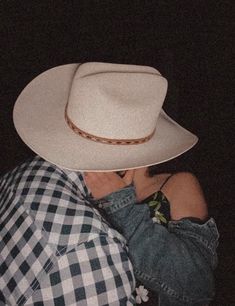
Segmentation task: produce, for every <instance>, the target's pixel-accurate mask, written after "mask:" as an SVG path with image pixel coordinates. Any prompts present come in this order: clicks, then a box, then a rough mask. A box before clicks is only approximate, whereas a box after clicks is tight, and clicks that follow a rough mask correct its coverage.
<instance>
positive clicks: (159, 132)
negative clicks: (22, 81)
mask: <svg viewBox="0 0 235 306" xmlns="http://www.w3.org/2000/svg"><path fill="white" fill-rule="evenodd" d="M78 67H79V64H67V65H63V66H58V67H55V68H52V69H50V70H47V71H46V72H44V73H42V74H40V75H39V76H38V77H36V78H35V79H34V80H33V81H31V82H30V83H29V84H28V85H27V86H26V88H25V89H24V90H23V91H22V93H21V94H20V96H19V97H18V99H17V101H16V104H15V107H14V112H13V120H14V124H15V128H16V130H17V132H18V134H19V135H20V137H21V138H22V140H23V141H24V142H25V143H26V144H27V145H28V146H29V147H30V148H31V149H32V150H33V151H34V152H35V153H37V154H38V155H39V156H41V157H42V158H44V159H45V160H47V161H49V162H51V163H53V164H55V165H57V166H59V167H61V168H65V169H69V170H73V171H119V170H124V169H133V168H140V167H144V166H150V165H154V164H158V163H162V162H165V161H168V160H170V159H172V158H174V157H177V156H179V155H180V154H182V153H184V152H186V151H187V150H189V149H190V148H192V147H193V146H194V145H195V144H196V142H197V141H198V138H197V136H195V135H194V134H192V133H191V132H189V131H187V130H186V129H184V128H183V127H181V126H180V125H179V124H177V123H176V122H175V121H174V120H172V119H171V118H170V117H169V116H168V115H167V114H166V113H165V112H164V111H163V109H161V111H160V113H159V116H158V119H157V124H156V130H155V132H154V135H153V136H152V137H151V138H150V140H148V141H146V142H144V143H141V144H134V145H117V144H115V145H112V144H111V145H109V144H104V143H100V142H96V141H91V140H90V139H86V138H84V137H82V136H80V135H79V134H77V133H75V132H74V131H73V130H72V129H71V127H69V125H68V124H67V122H66V120H65V108H66V104H67V102H68V98H69V95H70V92H71V85H72V81H73V78H74V75H75V73H76V71H77V69H78ZM100 120H104V118H100ZM143 120H148V119H147V118H143ZM139 124H140V125H141V122H140V123H139Z"/></svg>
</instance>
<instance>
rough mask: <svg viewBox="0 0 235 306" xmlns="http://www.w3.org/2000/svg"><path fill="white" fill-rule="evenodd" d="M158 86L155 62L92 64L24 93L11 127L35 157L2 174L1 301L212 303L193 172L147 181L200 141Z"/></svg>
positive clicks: (212, 236) (208, 231)
mask: <svg viewBox="0 0 235 306" xmlns="http://www.w3.org/2000/svg"><path fill="white" fill-rule="evenodd" d="M166 91H167V81H166V79H165V78H164V77H163V76H162V75H161V74H160V72H159V71H158V70H156V69H155V68H152V67H147V66H137V65H121V64H109V63H96V62H95V63H84V64H68V65H63V66H59V67H55V68H53V69H50V70H48V71H46V72H44V73H42V74H41V75H39V76H38V77H36V78H35V79H34V80H33V81H31V82H30V83H29V85H28V86H27V87H26V88H25V89H24V90H23V92H22V93H21V94H20V96H19V97H18V99H17V102H16V104H15V107H14V113H13V119H14V124H15V127H16V130H17V132H18V134H19V135H20V137H21V138H22V140H23V141H24V142H25V143H26V144H27V145H28V146H29V147H30V148H31V149H32V150H33V151H34V152H35V153H36V154H37V156H36V157H35V158H33V159H32V160H30V161H27V162H26V163H24V164H22V165H20V166H19V167H17V168H16V169H15V170H13V171H12V172H9V173H7V174H5V175H4V176H3V177H2V179H1V180H0V188H1V189H0V190H1V198H0V203H1V212H2V217H1V227H0V233H1V238H2V240H1V242H0V243H1V248H0V249H1V255H0V259H1V263H2V266H1V272H2V273H1V274H2V279H3V282H1V285H0V292H1V294H0V300H1V301H2V303H3V304H4V303H5V304H7V305H15V304H17V305H133V304H135V303H137V304H140V303H143V305H157V303H159V305H161V306H167V305H172V306H181V305H195V306H196V305H198V306H199V305H208V303H209V302H210V301H211V300H212V299H213V296H214V285H213V269H214V268H215V266H216V262H217V257H216V247H217V244H218V231H217V228H216V225H215V221H214V220H213V218H208V216H207V208H206V203H205V200H204V197H203V194H202V191H201V188H200V185H199V183H198V181H197V179H196V178H195V177H194V176H193V175H192V174H189V173H177V174H175V175H171V174H162V175H155V176H149V169H151V166H153V165H157V164H160V163H163V162H165V161H168V160H171V159H173V158H175V157H177V156H179V155H181V154H183V153H184V152H186V151H187V150H189V149H190V148H192V147H193V146H194V145H195V144H196V142H197V140H198V139H197V137H196V136H195V135H193V134H192V133H191V132H189V131H187V130H186V129H184V128H183V127H181V126H180V125H179V124H177V123H176V122H175V121H174V120H173V119H171V118H170V117H169V116H168V115H167V114H166V113H165V112H164V110H163V109H162V105H163V102H164V99H165V95H166ZM135 279H136V280H137V281H138V286H139V287H137V288H136V289H135V285H136V284H135ZM146 288H147V289H148V290H147V289H146ZM148 291H149V292H148ZM148 293H149V294H148ZM5 304H4V305H5Z"/></svg>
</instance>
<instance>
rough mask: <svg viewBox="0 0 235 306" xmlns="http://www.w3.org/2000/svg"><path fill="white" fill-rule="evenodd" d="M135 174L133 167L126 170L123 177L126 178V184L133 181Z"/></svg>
mask: <svg viewBox="0 0 235 306" xmlns="http://www.w3.org/2000/svg"><path fill="white" fill-rule="evenodd" d="M134 174H135V170H133V169H132V170H127V171H126V173H125V175H124V177H123V180H124V182H125V184H126V185H130V184H131V183H132V182H133V179H134Z"/></svg>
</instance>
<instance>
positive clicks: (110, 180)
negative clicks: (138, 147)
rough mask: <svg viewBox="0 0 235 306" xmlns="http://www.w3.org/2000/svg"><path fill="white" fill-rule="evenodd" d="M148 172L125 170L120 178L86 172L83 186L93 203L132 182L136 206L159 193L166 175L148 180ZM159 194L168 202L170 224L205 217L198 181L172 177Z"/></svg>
mask: <svg viewBox="0 0 235 306" xmlns="http://www.w3.org/2000/svg"><path fill="white" fill-rule="evenodd" d="M147 173H148V171H147V168H140V169H134V170H127V171H126V172H125V174H124V176H123V177H120V176H119V175H118V174H117V173H116V172H86V173H85V183H86V185H87V187H88V188H89V189H90V191H91V193H92V195H93V197H94V198H95V199H101V198H103V197H105V196H106V195H108V194H110V193H112V192H115V191H117V190H119V189H122V188H124V187H125V186H127V185H129V184H131V183H132V182H133V184H134V186H135V189H136V197H137V202H140V201H142V200H144V199H145V198H147V197H148V196H149V195H151V194H153V193H154V192H156V191H157V190H159V188H160V186H161V185H162V183H163V182H164V181H165V179H166V178H167V177H168V176H169V175H170V174H169V173H166V174H160V175H155V176H153V177H149V176H148V174H147ZM162 191H163V192H164V194H165V196H166V197H167V199H168V200H169V202H170V215H171V219H172V220H179V219H181V218H185V217H195V218H199V219H201V220H204V219H206V218H207V216H208V211H207V204H206V201H205V198H204V195H203V192H202V189H201V187H200V184H199V182H198V180H197V178H196V177H195V176H194V175H193V174H191V173H188V172H179V173H176V174H174V175H173V176H172V177H171V178H170V180H169V181H168V182H167V183H166V184H165V185H164V187H163V189H162Z"/></svg>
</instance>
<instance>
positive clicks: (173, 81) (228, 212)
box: [0, 0, 235, 306]
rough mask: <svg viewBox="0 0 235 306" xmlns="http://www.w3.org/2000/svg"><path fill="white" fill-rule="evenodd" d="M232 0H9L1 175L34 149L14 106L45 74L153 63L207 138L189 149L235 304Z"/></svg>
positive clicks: (224, 298) (222, 297) (183, 113)
mask: <svg viewBox="0 0 235 306" xmlns="http://www.w3.org/2000/svg"><path fill="white" fill-rule="evenodd" d="M232 8H233V1H225V0H224V1H205V0H204V1H200V0H193V1H186V0H185V1H172V0H171V1H157V0H155V1H145V0H141V1H134V0H133V1H118V0H115V1H105V0H100V1H99V0H96V1H90V0H86V1H58V0H57V1H25V0H24V1H10V0H9V1H6V0H5V1H4V0H2V1H1V3H0V14H1V15H0V43H1V62H0V64H1V69H0V78H1V82H0V86H1V95H0V99H1V100H0V144H1V151H0V152H1V153H0V173H4V172H6V171H7V170H10V169H12V168H13V167H14V166H16V165H17V164H18V163H19V162H21V161H23V160H25V159H26V158H27V157H28V156H31V155H33V153H32V152H31V151H30V150H29V149H28V148H27V147H26V146H25V145H24V144H23V142H22V141H21V140H20V138H19V137H18V136H17V134H16V131H15V130H14V126H13V121H12V110H13V105H14V103H15V100H16V98H17V96H18V95H19V94H20V92H21V90H22V89H23V88H24V87H25V86H26V85H27V84H28V83H29V82H30V81H31V80H32V79H33V78H34V77H36V76H37V75H38V74H40V73H41V72H43V71H45V70H47V69H49V68H51V67H54V66H57V65H62V64H66V63H74V62H75V63H76V62H85V61H101V62H114V63H127V64H139V65H150V66H153V67H155V68H157V69H158V70H159V71H160V72H161V73H162V74H163V75H164V76H165V77H166V78H167V79H168V81H169V90H168V94H167V98H166V102H165V106H164V108H165V110H166V111H167V112H168V113H169V114H170V115H171V116H172V117H173V118H175V119H176V120H177V121H178V122H179V123H180V124H182V125H183V126H184V127H186V128H187V129H189V130H191V131H192V132H193V133H195V134H197V135H198V136H199V138H200V141H199V143H198V144H197V146H196V147H195V148H194V149H193V150H191V151H190V152H188V153H186V154H185V156H182V157H181V160H182V161H183V162H185V164H188V165H189V166H190V167H191V169H192V170H193V171H194V173H195V174H196V175H197V177H198V178H199V181H200V182H201V185H202V187H203V189H204V192H205V196H206V199H207V201H208V205H209V211H210V214H211V215H212V216H213V217H214V218H215V219H216V221H217V224H218V228H219V231H220V235H221V241H220V246H219V249H218V254H219V266H218V268H217V270H216V288H217V293H216V298H215V300H214V302H213V303H212V304H211V305H215V306H217V305H218V306H223V305H224V306H230V305H235V286H234V283H235V278H234V273H235V271H234V266H235V264H234V260H235V258H234V257H233V254H234V249H235V247H234V238H235V237H234V235H233V231H234V229H235V228H234V226H233V225H234V203H233V201H232V199H233V197H232V196H233V182H234V180H233V174H234V164H233V152H234V147H233V143H234V141H233V134H234V133H233V129H232V127H233V126H232V125H233V105H232V88H233V86H232V76H231V72H232V56H231V55H232V39H231V37H232V35H233V33H234V27H233V26H234V23H233V22H234V21H233V20H234V15H232Z"/></svg>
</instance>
